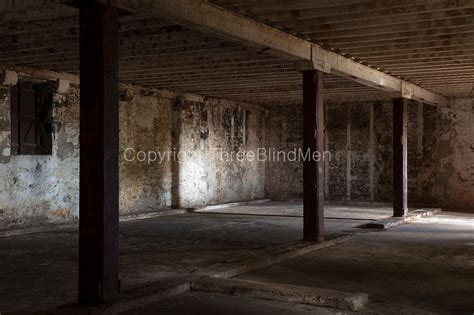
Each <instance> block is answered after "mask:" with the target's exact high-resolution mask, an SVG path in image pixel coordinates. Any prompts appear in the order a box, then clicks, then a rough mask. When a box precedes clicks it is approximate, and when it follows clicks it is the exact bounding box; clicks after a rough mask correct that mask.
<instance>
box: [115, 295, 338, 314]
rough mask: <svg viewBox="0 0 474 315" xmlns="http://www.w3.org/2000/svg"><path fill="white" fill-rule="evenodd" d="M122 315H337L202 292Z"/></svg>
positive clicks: (304, 306) (179, 296) (306, 306)
mask: <svg viewBox="0 0 474 315" xmlns="http://www.w3.org/2000/svg"><path fill="white" fill-rule="evenodd" d="M123 314H124V315H125V314H126V315H138V314H140V315H142V314H143V315H147V314H150V315H155V314H161V315H165V314H170V315H175V314H193V315H209V314H226V315H242V314H246V315H260V314H272V315H273V314H288V315H290V314H291V315H310V314H320V315H326V314H337V313H336V312H334V311H333V310H331V309H327V308H324V307H317V306H311V305H302V304H290V303H283V302H277V301H269V300H261V299H252V298H244V297H237V296H228V295H221V294H210V293H205V292H193V291H191V292H188V293H183V294H180V295H177V296H173V297H170V298H166V299H163V300H161V301H159V302H157V303H154V304H151V305H148V306H146V307H142V308H139V309H136V310H133V311H130V312H126V313H123Z"/></svg>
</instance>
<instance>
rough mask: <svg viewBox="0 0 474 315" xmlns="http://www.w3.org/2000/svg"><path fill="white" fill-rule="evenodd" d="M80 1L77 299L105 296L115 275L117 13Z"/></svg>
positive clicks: (114, 287) (115, 284) (94, 300)
mask: <svg viewBox="0 0 474 315" xmlns="http://www.w3.org/2000/svg"><path fill="white" fill-rule="evenodd" d="M84 3H88V4H82V5H81V6H80V32H81V35H80V63H81V65H80V80H81V95H80V96H81V97H80V98H81V101H80V104H81V105H80V208H79V216H80V218H79V303H80V304H99V303H103V302H110V301H112V300H114V299H116V298H117V296H118V293H119V280H118V258H119V248H118V238H119V234H118V219H119V217H118V216H119V207H118V202H119V169H118V155H119V151H118V146H119V142H118V136H119V132H118V104H119V96H118V62H119V61H118V14H117V10H116V9H115V8H112V7H109V6H106V5H102V4H98V3H95V2H92V1H90V2H86V1H84Z"/></svg>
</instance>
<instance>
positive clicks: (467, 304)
mask: <svg viewBox="0 0 474 315" xmlns="http://www.w3.org/2000/svg"><path fill="white" fill-rule="evenodd" d="M238 278H239V279H244V280H252V281H265V282H275V283H283V284H293V285H302V286H308V287H317V288H331V289H336V290H342V291H362V292H366V293H368V294H369V298H370V300H371V301H372V302H373V303H374V304H375V305H377V307H378V308H379V309H380V307H382V308H383V307H386V308H387V309H392V310H393V309H396V308H397V307H399V308H400V309H404V310H405V311H407V312H410V309H412V312H415V313H417V312H419V310H425V311H428V312H435V313H444V314H473V313H474V215H468V214H457V213H445V212H443V214H438V215H436V216H434V217H429V218H422V219H418V220H416V221H415V222H414V223H411V224H406V225H402V226H398V227H396V228H393V229H390V230H386V231H382V232H378V233H371V234H359V235H358V236H356V237H355V238H353V239H351V240H349V241H348V242H346V243H343V244H339V245H336V246H333V247H328V248H325V249H322V250H319V251H316V252H312V253H310V254H307V255H304V256H301V257H298V258H294V259H290V260H287V261H284V262H282V263H279V264H275V265H273V266H270V267H268V268H264V269H260V270H256V271H253V272H250V273H247V274H244V275H241V276H239V277H238ZM369 308H370V307H369ZM413 309H416V311H414V310H413Z"/></svg>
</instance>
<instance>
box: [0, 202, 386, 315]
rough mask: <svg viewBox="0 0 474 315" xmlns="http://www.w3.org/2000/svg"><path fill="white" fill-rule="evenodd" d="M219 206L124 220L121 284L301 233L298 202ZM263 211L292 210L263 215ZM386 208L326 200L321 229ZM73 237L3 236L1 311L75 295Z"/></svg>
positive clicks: (237, 258)
mask: <svg viewBox="0 0 474 315" xmlns="http://www.w3.org/2000/svg"><path fill="white" fill-rule="evenodd" d="M216 211H217V210H216ZM219 211H222V212H228V214H217V213H192V214H184V215H175V216H166V217H155V218H150V219H144V220H137V221H129V222H123V223H121V224H120V272H121V278H122V286H123V288H124V289H127V288H131V287H134V286H138V285H141V284H144V283H147V282H152V281H156V280H158V279H160V278H163V277H166V276H171V275H177V274H185V273H194V272H197V271H200V270H206V269H209V268H212V266H213V265H214V264H222V263H224V264H229V265H231V264H235V263H236V262H246V261H250V260H254V259H255V258H254V257H252V256H258V255H259V254H263V253H268V252H270V253H271V251H272V248H276V247H278V246H281V245H284V244H287V243H291V242H295V241H298V240H300V239H301V238H302V218H301V217H299V216H298V215H299V214H301V213H302V205H301V203H298V202H289V203H277V202H269V203H264V204H258V205H247V206H239V207H232V208H226V209H222V210H219ZM240 212H242V213H247V215H241V214H238V213H240ZM267 212H271V213H269V214H273V215H275V214H284V215H288V214H290V215H295V216H290V217H287V216H262V215H261V214H266V213H267ZM256 214H259V215H256ZM389 214H390V208H389V207H380V206H379V207H367V206H351V207H348V206H328V207H327V209H326V215H327V217H328V218H327V219H326V222H325V223H326V233H327V234H334V233H338V232H341V231H346V230H351V229H353V228H355V227H356V226H358V225H360V224H363V223H364V222H369V221H370V220H374V219H377V218H379V217H381V216H382V217H384V216H387V215H389ZM336 217H348V218H350V219H334V218H336ZM77 243H78V237H77V230H76V229H72V228H70V229H61V230H58V231H54V232H45V233H37V234H30V235H24V236H15V237H7V238H0V249H1V250H0V268H1V270H2V272H1V273H0V311H5V310H20V309H25V308H26V309H43V308H49V307H54V306H56V305H58V304H62V303H64V302H66V301H74V300H75V299H76V285H77V279H76V278H77Z"/></svg>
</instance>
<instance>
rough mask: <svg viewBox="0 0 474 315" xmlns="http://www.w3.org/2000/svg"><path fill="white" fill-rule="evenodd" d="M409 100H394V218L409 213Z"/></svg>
mask: <svg viewBox="0 0 474 315" xmlns="http://www.w3.org/2000/svg"><path fill="white" fill-rule="evenodd" d="M407 129H408V100H407V99H405V98H395V99H394V100H393V216H394V217H403V216H405V215H406V214H407V213H408V193H407V191H408V174H407V169H408V154H407V143H408V130H407Z"/></svg>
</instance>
